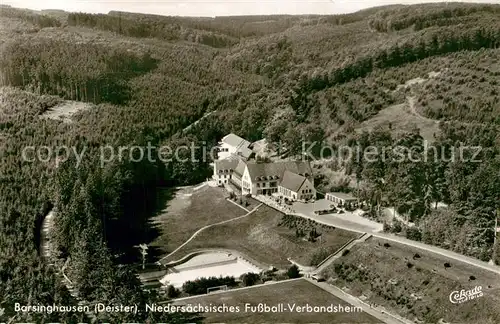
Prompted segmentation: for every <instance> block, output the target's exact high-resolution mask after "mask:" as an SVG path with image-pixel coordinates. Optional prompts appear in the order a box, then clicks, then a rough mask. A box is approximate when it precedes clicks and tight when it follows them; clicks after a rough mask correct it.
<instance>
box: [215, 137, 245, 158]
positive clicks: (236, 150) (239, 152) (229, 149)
mask: <svg viewBox="0 0 500 324" xmlns="http://www.w3.org/2000/svg"><path fill="white" fill-rule="evenodd" d="M250 144H251V143H250V142H249V141H247V140H246V139H243V138H241V137H239V136H238V135H235V134H229V135H226V136H224V137H223V138H222V139H221V141H220V142H219V147H218V150H217V159H218V160H224V159H227V158H229V157H231V156H238V157H241V158H243V159H249V158H250V157H251V155H252V153H253V151H252V149H251V148H250Z"/></svg>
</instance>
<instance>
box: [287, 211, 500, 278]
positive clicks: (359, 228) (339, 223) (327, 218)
mask: <svg viewBox="0 0 500 324" xmlns="http://www.w3.org/2000/svg"><path fill="white" fill-rule="evenodd" d="M292 215H295V216H299V217H303V218H308V219H312V220H315V221H316V222H318V223H320V224H325V225H330V226H334V227H337V228H340V229H344V230H348V231H352V232H357V233H368V234H371V235H372V236H373V237H377V238H381V239H384V240H388V241H391V242H397V243H400V244H404V245H407V246H411V247H414V248H418V249H421V250H424V251H428V252H432V253H436V254H439V255H442V256H445V257H448V258H450V259H452V260H456V261H458V262H464V263H467V264H469V265H472V266H475V267H478V268H481V269H483V270H487V271H490V272H494V273H496V274H499V275H500V267H499V266H495V265H491V264H489V263H487V262H484V261H481V260H478V259H474V258H471V257H467V256H465V255H462V254H459V253H455V252H452V251H449V250H445V249H442V248H440V247H437V246H433V245H428V244H424V243H421V242H417V241H412V240H409V239H407V238H404V237H401V236H396V235H393V234H389V233H383V232H377V231H373V230H372V229H370V228H367V227H366V226H363V225H360V224H357V223H354V222H347V221H345V220H343V219H338V218H336V217H335V216H334V215H315V214H314V213H310V214H304V213H292Z"/></svg>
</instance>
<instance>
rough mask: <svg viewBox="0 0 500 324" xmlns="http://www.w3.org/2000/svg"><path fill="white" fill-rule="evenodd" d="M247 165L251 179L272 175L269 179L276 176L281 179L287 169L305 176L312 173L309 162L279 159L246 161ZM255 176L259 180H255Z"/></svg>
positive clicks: (266, 177) (266, 178) (265, 177)
mask: <svg viewBox="0 0 500 324" xmlns="http://www.w3.org/2000/svg"><path fill="white" fill-rule="evenodd" d="M247 167H248V173H249V175H250V178H251V179H252V181H263V180H264V179H265V180H268V179H269V177H272V178H271V179H277V178H276V177H279V179H282V178H283V174H284V173H285V171H287V170H288V171H290V172H293V173H296V174H301V175H304V176H306V177H308V176H310V175H312V171H311V166H310V165H309V163H308V162H302V161H281V162H272V163H256V162H248V163H247ZM257 177H258V178H259V180H257ZM262 177H264V178H262ZM261 179H262V180H261Z"/></svg>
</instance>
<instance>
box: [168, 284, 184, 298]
mask: <svg viewBox="0 0 500 324" xmlns="http://www.w3.org/2000/svg"><path fill="white" fill-rule="evenodd" d="M180 294H181V291H180V290H179V289H177V288H175V287H174V286H172V285H169V286H168V287H167V297H168V298H177V297H179V295H180Z"/></svg>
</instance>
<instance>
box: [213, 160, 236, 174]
mask: <svg viewBox="0 0 500 324" xmlns="http://www.w3.org/2000/svg"><path fill="white" fill-rule="evenodd" d="M238 161H239V160H237V159H224V160H218V161H215V171H216V172H219V170H233V171H234V170H235V169H236V166H237V165H238Z"/></svg>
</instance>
